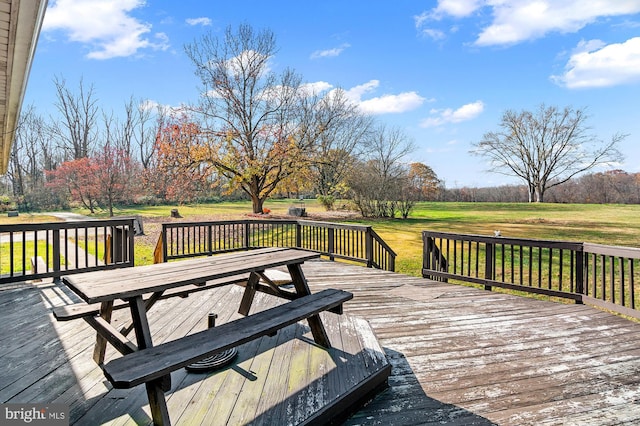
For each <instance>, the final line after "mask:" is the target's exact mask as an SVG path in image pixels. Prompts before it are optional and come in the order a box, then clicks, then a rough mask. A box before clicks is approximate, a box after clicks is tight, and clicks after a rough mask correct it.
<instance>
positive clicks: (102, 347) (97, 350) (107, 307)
mask: <svg viewBox="0 0 640 426" xmlns="http://www.w3.org/2000/svg"><path fill="white" fill-rule="evenodd" d="M112 313H113V300H111V301H109V302H102V304H101V305H100V316H101V317H102V318H103V319H104V320H105V321H107V322H111V314H112ZM106 351H107V339H105V338H104V337H102V336H101V335H100V333H98V334H97V336H96V344H95V346H94V348H93V360H94V361H95V362H96V364H98V365H102V364H104V355H105V353H106Z"/></svg>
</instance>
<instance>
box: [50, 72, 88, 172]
mask: <svg viewBox="0 0 640 426" xmlns="http://www.w3.org/2000/svg"><path fill="white" fill-rule="evenodd" d="M54 84H55V86H56V93H57V101H56V107H57V108H58V112H59V113H60V114H61V115H62V118H61V119H60V120H55V121H54V122H55V123H56V124H55V125H54V126H53V127H52V133H53V134H54V135H55V136H56V137H57V139H58V142H59V146H60V147H61V148H62V149H64V151H65V156H66V159H74V160H77V159H79V158H84V157H87V156H88V155H89V153H90V151H91V148H92V146H93V143H94V142H95V140H96V136H97V128H96V120H97V118H98V106H97V105H96V103H97V99H95V93H94V90H93V86H89V88H88V89H87V88H85V87H84V84H83V82H82V80H80V85H79V86H80V87H79V92H78V93H74V92H72V91H71V90H70V89H69V88H67V87H66V82H65V80H64V79H59V78H56V79H55V80H54Z"/></svg>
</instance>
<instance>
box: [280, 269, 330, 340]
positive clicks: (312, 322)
mask: <svg viewBox="0 0 640 426" xmlns="http://www.w3.org/2000/svg"><path fill="white" fill-rule="evenodd" d="M287 269H288V270H289V275H291V280H292V281H293V285H294V287H295V288H296V293H297V294H298V296H307V295H310V294H311V290H310V289H309V284H308V283H307V279H306V278H305V277H304V274H303V273H302V268H301V266H300V264H299V263H296V264H293V265H287ZM307 322H308V323H309V328H311V334H312V335H313V340H314V341H315V342H316V343H317V344H319V345H321V346H324V347H325V348H330V347H331V342H329V336H328V335H327V332H326V330H325V329H324V325H323V324H322V320H321V319H320V315H313V316H310V317H309V318H308V319H307Z"/></svg>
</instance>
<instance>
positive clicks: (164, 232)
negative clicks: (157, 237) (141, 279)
mask: <svg viewBox="0 0 640 426" xmlns="http://www.w3.org/2000/svg"><path fill="white" fill-rule="evenodd" d="M167 231H168V227H167V226H166V224H164V223H163V224H162V262H163V263H166V262H167V259H168V257H169V256H168V255H169V247H168V244H167Z"/></svg>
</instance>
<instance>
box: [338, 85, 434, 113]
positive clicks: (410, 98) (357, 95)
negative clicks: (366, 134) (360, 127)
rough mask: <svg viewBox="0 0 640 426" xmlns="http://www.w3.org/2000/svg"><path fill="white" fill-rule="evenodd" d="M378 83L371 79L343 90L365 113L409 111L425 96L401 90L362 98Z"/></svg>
mask: <svg viewBox="0 0 640 426" xmlns="http://www.w3.org/2000/svg"><path fill="white" fill-rule="evenodd" d="M379 85H380V81H378V80H371V81H368V82H367V83H364V84H361V85H359V86H355V87H352V88H351V89H349V90H345V95H346V97H347V99H350V100H351V101H352V102H354V103H355V104H356V105H358V107H359V108H360V110H361V111H362V112H364V113H366V114H388V113H401V112H406V111H411V110H413V109H416V108H418V107H420V106H421V105H422V104H423V103H424V101H425V98H423V97H422V96H420V95H418V94H417V93H416V92H403V93H399V94H397V95H382V96H379V97H374V98H371V99H366V100H363V99H362V98H363V97H364V96H365V95H366V94H368V93H371V92H373V91H375V90H376V89H377V88H378V86H379Z"/></svg>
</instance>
